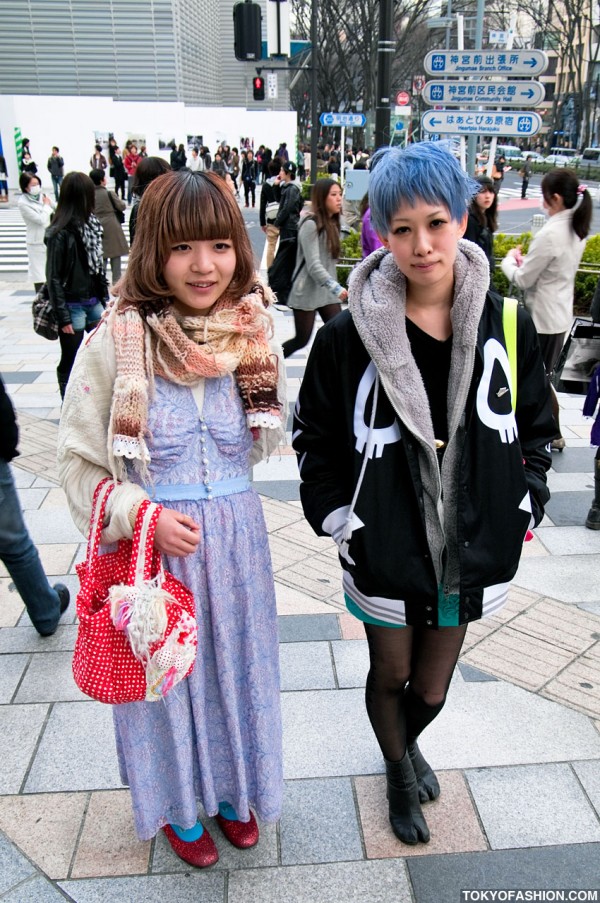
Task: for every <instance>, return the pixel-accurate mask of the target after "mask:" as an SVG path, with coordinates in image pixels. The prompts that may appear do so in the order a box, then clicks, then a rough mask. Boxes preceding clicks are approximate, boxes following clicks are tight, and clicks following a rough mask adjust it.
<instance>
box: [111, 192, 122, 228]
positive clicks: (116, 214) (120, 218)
mask: <svg viewBox="0 0 600 903" xmlns="http://www.w3.org/2000/svg"><path fill="white" fill-rule="evenodd" d="M108 196H109V198H110V203H111V204H112V209H113V210H114V212H115V216H116V217H117V221H118V222H119V223H120V225H121V226H122V225H123V223H124V222H125V213H124V212H123V210H119V209H118V208H117V207H115V202H114V200H113V196H112V194H111V193H110V191H109V192H108Z"/></svg>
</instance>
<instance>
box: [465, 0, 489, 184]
mask: <svg viewBox="0 0 600 903" xmlns="http://www.w3.org/2000/svg"><path fill="white" fill-rule="evenodd" d="M484 12H485V0H477V19H476V21H475V47H477V48H478V49H481V48H482V47H483V15H484ZM467 152H468V158H469V164H468V165H469V169H468V170H467V171H468V172H469V174H470V175H472V176H474V175H475V164H476V160H477V135H469V141H468V147H467Z"/></svg>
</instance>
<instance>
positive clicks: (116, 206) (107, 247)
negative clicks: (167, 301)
mask: <svg viewBox="0 0 600 903" xmlns="http://www.w3.org/2000/svg"><path fill="white" fill-rule="evenodd" d="M90 179H91V180H92V182H93V183H94V186H95V193H96V203H95V207H94V213H95V214H96V216H97V217H98V219H99V220H100V222H101V223H102V228H103V229H104V233H103V235H102V256H103V257H104V264H105V266H106V262H107V261H108V260H110V272H111V280H112V283H113V285H114V284H115V282H118V280H119V279H120V278H121V257H122V256H123V254H129V245H128V244H127V239H126V238H125V233H124V232H123V228H122V225H121V221H120V220H119V219H118V218H117V217H118V215H119V214H124V212H125V210H126V208H127V204H126V203H125V201H123V200H121V198H120V197H118V195H116V194H115V193H114V191H108V189H107V188H106V173H105V172H104V170H103V169H92V171H91V172H90ZM117 211H119V214H118V213H117ZM124 221H125V217H124V215H123V222H124Z"/></svg>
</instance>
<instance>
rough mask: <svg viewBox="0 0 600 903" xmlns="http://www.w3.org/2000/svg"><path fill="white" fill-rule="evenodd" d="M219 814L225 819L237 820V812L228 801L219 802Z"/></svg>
mask: <svg viewBox="0 0 600 903" xmlns="http://www.w3.org/2000/svg"><path fill="white" fill-rule="evenodd" d="M219 815H222V816H223V818H226V819H227V821H239V818H238V814H237V812H236V811H235V809H234V808H233V806H232V805H231V804H230V803H227V802H223V803H219Z"/></svg>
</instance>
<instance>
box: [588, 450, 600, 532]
mask: <svg viewBox="0 0 600 903" xmlns="http://www.w3.org/2000/svg"><path fill="white" fill-rule="evenodd" d="M585 525H586V527H587V528H588V530H600V459H599V458H596V459H595V461H594V501H593V502H592V507H591V508H590V510H589V511H588V516H587V519H586V522H585Z"/></svg>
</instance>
